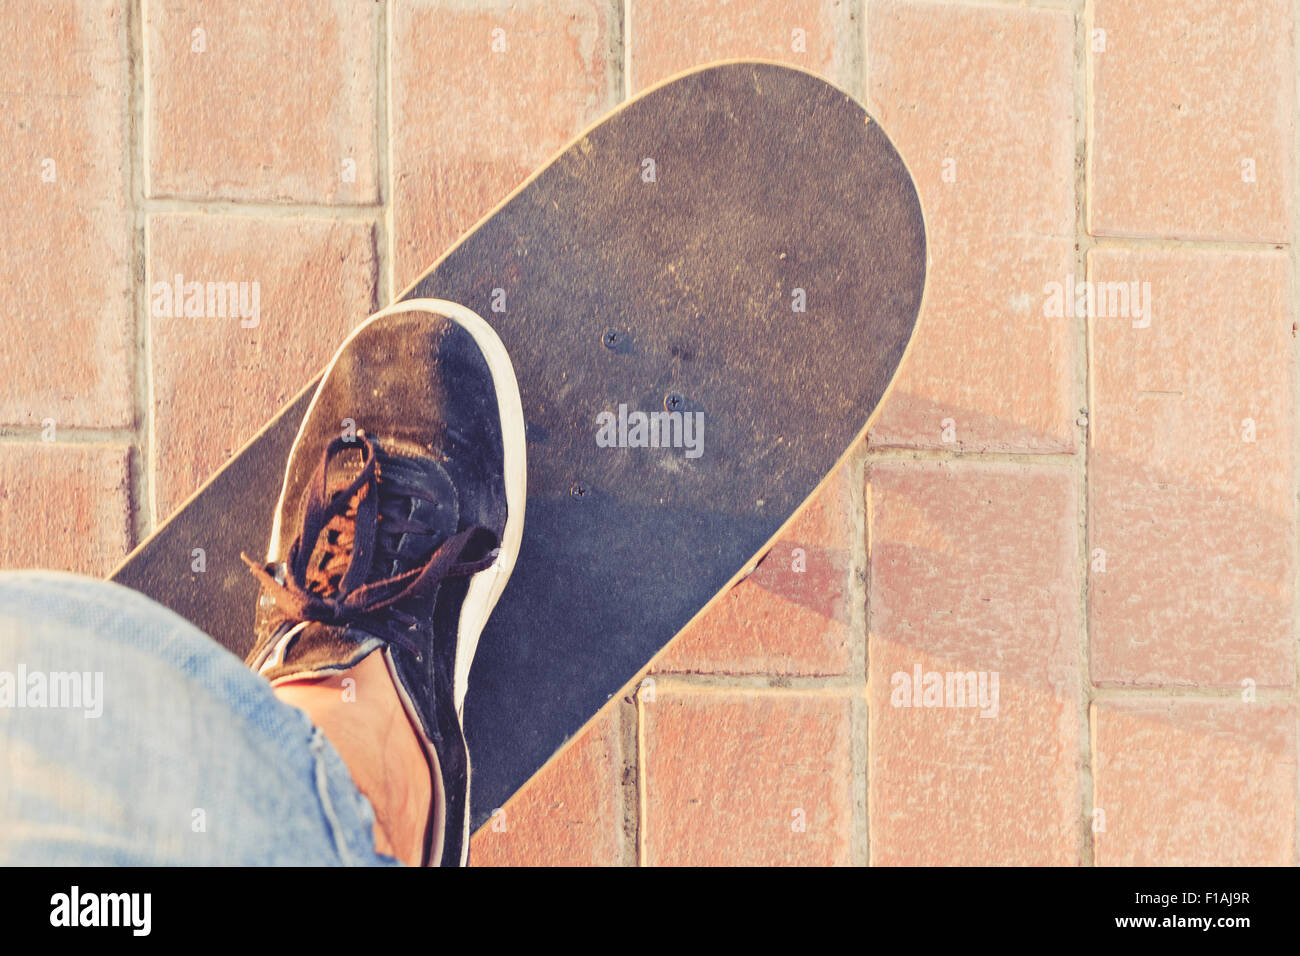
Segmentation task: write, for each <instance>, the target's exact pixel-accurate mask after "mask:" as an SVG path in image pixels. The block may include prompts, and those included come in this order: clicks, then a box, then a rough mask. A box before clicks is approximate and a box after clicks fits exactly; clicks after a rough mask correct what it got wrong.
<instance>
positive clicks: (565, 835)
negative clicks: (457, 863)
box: [470, 703, 624, 866]
mask: <svg viewBox="0 0 1300 956" xmlns="http://www.w3.org/2000/svg"><path fill="white" fill-rule="evenodd" d="M617 708H618V704H617V703H615V704H614V705H611V706H609V707H606V708H605V709H604V710H603V711H601V712H600V713H599V714H597V715H596V717H595V718H594V719H593V720H592V722H591V723H589V724H588V725H587V726H586V727H585V728H583V730H581V731H580V732H579V734H578V736H577V739H575V740H574V741H573V743H572V744H570V745H569V746H568V747H567V749H565V750H564V751H563V752H562V753H561V754H560V755H559V756H558V757H557V758H556V759H555V760H554V761H553V762H551V763H549V764H547V765H546V766H545V767H544V768H542V769H541V770H540V771H538V773H537V774H536V775H535V776H534V777H533V778H532V779H531V780H529V781H528V783H527V784H525V785H524V786H523V787H522V788H520V790H519V791H518V792H517V793H516V794H515V795H514V796H513V797H511V798H510V800H509V801H508V802H507V803H506V805H505V806H504V807H502V808H501V813H500V814H499V815H496V816H494V817H493V818H492V819H491V820H489V821H488V822H487V823H486V824H484V825H483V826H482V827H480V828H479V830H478V832H477V833H476V834H475V835H474V839H473V842H472V843H471V844H470V861H471V862H472V863H473V864H474V865H475V866H617V865H619V864H621V863H622V862H623V852H624V851H623V845H624V837H623V795H622V794H623V791H622V775H623V755H622V745H621V744H620V742H619V741H620V730H619V712H618V709H617Z"/></svg>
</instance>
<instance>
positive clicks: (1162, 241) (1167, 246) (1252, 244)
mask: <svg viewBox="0 0 1300 956" xmlns="http://www.w3.org/2000/svg"><path fill="white" fill-rule="evenodd" d="M1087 39H1088V37H1087V35H1085V38H1084V40H1085V42H1087ZM1084 232H1085V234H1087V224H1086V223H1085V224H1084ZM1088 238H1089V240H1090V241H1091V243H1092V245H1094V246H1097V247H1098V248H1101V249H1117V250H1125V249H1131V250H1133V251H1142V250H1147V249H1150V250H1163V251H1166V252H1179V251H1186V252H1218V253H1224V252H1259V251H1261V250H1263V249H1285V248H1286V247H1287V246H1289V245H1291V244H1292V243H1288V242H1283V241H1281V240H1277V239H1253V240H1252V239H1174V238H1171V237H1168V236H1093V235H1088Z"/></svg>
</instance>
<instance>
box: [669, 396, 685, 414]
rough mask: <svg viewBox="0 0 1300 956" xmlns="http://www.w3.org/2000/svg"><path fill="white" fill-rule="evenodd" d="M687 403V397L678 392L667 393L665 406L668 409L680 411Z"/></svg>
mask: <svg viewBox="0 0 1300 956" xmlns="http://www.w3.org/2000/svg"><path fill="white" fill-rule="evenodd" d="M685 404H686V399H684V398H682V397H681V396H680V395H678V394H677V393H676V392H669V393H668V394H667V395H665V396H664V408H665V409H666V410H667V411H670V412H675V411H678V410H679V409H680V408H681V407H682V406H683V405H685Z"/></svg>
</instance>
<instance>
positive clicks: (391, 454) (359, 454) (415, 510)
mask: <svg viewBox="0 0 1300 956" xmlns="http://www.w3.org/2000/svg"><path fill="white" fill-rule="evenodd" d="M374 444H375V447H376V448H377V450H378V452H379V461H378V468H377V473H378V476H379V510H380V518H379V527H378V534H379V538H380V541H379V542H377V544H379V545H380V546H381V553H383V554H385V555H387V556H389V557H393V558H396V559H397V560H398V561H399V562H400V563H402V564H405V565H406V566H408V567H409V566H410V565H412V564H417V563H420V562H422V561H424V560H425V559H427V558H428V556H429V555H430V554H431V553H432V552H433V550H434V548H436V547H437V546H438V545H440V544H442V542H443V541H445V540H447V539H448V538H450V537H451V536H452V535H454V534H455V533H456V532H457V530H458V526H459V521H460V506H459V500H458V498H457V495H456V486H455V484H453V482H452V480H451V476H450V475H448V474H447V471H446V469H444V468H443V467H442V465H440V464H439V463H438V462H437V461H435V460H434V459H433V458H431V457H429V455H428V451H427V449H424V448H422V447H419V446H416V445H411V444H409V443H406V442H400V441H393V440H386V441H382V442H381V441H379V440H375V442H374ZM364 467H365V460H364V457H363V450H362V446H361V445H360V444H358V445H357V447H355V448H344V449H341V450H340V451H339V452H338V453H336V454H335V455H334V456H333V458H331V459H330V462H329V466H328V468H327V470H326V473H325V489H326V493H327V495H332V494H334V493H335V492H337V491H342V490H343V489H345V488H347V487H348V486H349V485H351V484H352V482H354V481H356V479H357V476H358V475H360V474H361V471H362V469H363V468H364ZM398 484H400V485H401V486H402V487H403V488H404V489H419V490H420V492H421V494H420V495H418V496H416V495H410V494H407V493H405V492H404V491H396V490H394V489H395V486H396V485H398ZM354 504H355V502H354ZM385 517H388V518H390V519H391V518H394V517H396V518H400V519H402V520H403V521H406V522H409V523H410V524H413V525H416V526H418V527H420V528H422V529H424V530H425V532H427V533H413V532H406V533H401V534H394V533H391V532H388V531H387V530H386V529H385V527H384V524H385ZM377 564H378V558H377ZM393 573H395V569H394V568H392V567H383V568H381V567H378V566H376V568H375V569H374V574H372V577H375V576H377V577H385V576H387V575H389V574H393Z"/></svg>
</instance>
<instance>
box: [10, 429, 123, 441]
mask: <svg viewBox="0 0 1300 956" xmlns="http://www.w3.org/2000/svg"><path fill="white" fill-rule="evenodd" d="M42 430H43V429H41V428H40V427H35V426H34V427H25V426H24V427H21V428H18V427H12V428H11V427H8V426H5V427H3V428H0V445H43V444H54V445H135V444H137V443H138V441H139V438H140V434H139V432H138V431H137V430H136V429H135V428H71V427H68V428H64V427H62V426H59V428H58V431H57V432H56V433H55V436H56V440H55V441H53V442H46V441H45V440H44V439H43V438H41V432H42Z"/></svg>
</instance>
